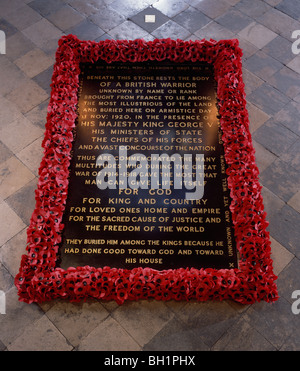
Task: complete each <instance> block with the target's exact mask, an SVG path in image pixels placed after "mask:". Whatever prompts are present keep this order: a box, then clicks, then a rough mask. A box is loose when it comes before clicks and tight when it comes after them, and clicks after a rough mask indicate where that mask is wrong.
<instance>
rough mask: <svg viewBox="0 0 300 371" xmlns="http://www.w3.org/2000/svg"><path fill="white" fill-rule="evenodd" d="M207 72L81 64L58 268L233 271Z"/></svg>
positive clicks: (206, 68)
mask: <svg viewBox="0 0 300 371" xmlns="http://www.w3.org/2000/svg"><path fill="white" fill-rule="evenodd" d="M217 115H218V112H217V106H216V91H215V82H214V75H213V68H212V66H211V65H209V64H208V63H183V64H176V63H171V62H167V63H166V62H155V63H148V62H143V63H135V64H119V63H112V64H105V63H97V64H91V63H84V64H82V65H81V75H80V89H79V100H78V119H77V124H76V128H75V141H74V144H73V159H72V164H71V168H70V185H69V192H68V200H67V205H66V211H65V216H64V224H65V228H64V231H63V239H62V245H61V267H63V268H68V267H70V266H84V265H91V266H93V267H104V266H111V267H117V268H129V269H131V268H133V267H137V266H148V267H152V268H155V269H158V270H163V269H174V268H181V267H195V268H201V267H210V268H218V269H220V268H236V267H237V253H236V248H235V240H234V232H233V227H232V221H231V214H230V210H229V204H230V194H229V190H228V186H227V179H226V174H225V170H226V163H225V159H224V149H223V145H222V139H221V137H222V132H221V129H220V124H219V121H218V118H217Z"/></svg>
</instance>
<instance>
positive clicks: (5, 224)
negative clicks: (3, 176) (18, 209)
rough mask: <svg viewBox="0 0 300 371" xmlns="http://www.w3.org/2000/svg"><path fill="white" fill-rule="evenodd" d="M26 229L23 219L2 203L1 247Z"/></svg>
mask: <svg viewBox="0 0 300 371" xmlns="http://www.w3.org/2000/svg"><path fill="white" fill-rule="evenodd" d="M0 186H1V185H0ZM24 228H25V224H24V223H23V222H22V220H21V218H19V217H18V215H17V214H16V213H15V212H14V211H13V210H12V209H11V208H10V207H9V206H8V205H7V203H6V202H5V201H2V202H0V245H3V244H4V243H5V242H7V241H8V240H10V239H11V238H12V237H13V236H14V235H15V234H16V233H18V232H20V231H21V230H22V229H24Z"/></svg>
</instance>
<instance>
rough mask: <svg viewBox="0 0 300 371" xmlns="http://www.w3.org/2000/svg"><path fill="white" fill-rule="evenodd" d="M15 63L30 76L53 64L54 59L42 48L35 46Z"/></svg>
mask: <svg viewBox="0 0 300 371" xmlns="http://www.w3.org/2000/svg"><path fill="white" fill-rule="evenodd" d="M15 64H16V65H17V66H18V67H19V68H20V69H21V70H22V71H23V72H24V73H25V74H26V75H27V76H28V77H30V78H32V77H34V76H36V75H38V74H39V73H41V72H43V71H44V70H45V69H47V68H48V67H50V66H52V64H53V60H52V58H50V57H49V56H48V55H47V54H45V53H44V52H43V51H42V50H41V49H38V48H35V49H33V50H30V51H29V52H28V53H26V54H24V55H23V56H22V57H20V58H18V59H16V60H15Z"/></svg>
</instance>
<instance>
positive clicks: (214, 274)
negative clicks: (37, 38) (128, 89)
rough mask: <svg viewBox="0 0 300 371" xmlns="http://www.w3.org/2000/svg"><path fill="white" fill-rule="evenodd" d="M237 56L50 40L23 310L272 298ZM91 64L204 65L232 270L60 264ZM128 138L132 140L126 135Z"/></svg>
mask: <svg viewBox="0 0 300 371" xmlns="http://www.w3.org/2000/svg"><path fill="white" fill-rule="evenodd" d="M241 56H242V52H241V49H240V48H239V46H238V41H237V40H221V41H218V42H217V41H214V40H210V41H208V40H199V41H198V40H197V41H182V40H171V39H162V40H158V39H156V40H154V41H149V42H146V41H144V40H140V39H138V40H134V41H127V40H105V41H100V42H94V41H81V40H79V39H78V38H77V37H76V36H73V35H68V36H64V37H62V38H61V39H60V40H59V47H58V50H57V53H56V63H55V65H54V73H53V77H52V84H51V87H52V91H51V99H50V103H49V106H48V115H47V123H46V132H45V137H44V140H43V144H42V146H43V148H44V157H43V160H42V162H41V165H40V168H39V181H38V186H37V190H36V194H35V195H36V206H35V210H34V212H33V215H32V218H31V221H30V225H29V227H28V231H27V254H26V255H23V257H22V260H21V266H20V271H19V273H18V274H17V276H16V278H15V284H16V286H17V289H18V294H19V298H20V300H21V301H24V302H27V303H32V302H43V301H49V300H52V299H56V298H61V299H68V300H70V301H80V300H86V299H90V298H94V299H101V300H115V301H117V303H118V304H122V303H123V302H124V301H125V300H137V299H157V300H170V299H173V300H192V299H193V300H198V301H205V300H209V299H214V300H223V299H232V300H235V301H237V302H239V303H242V304H251V303H254V302H256V301H261V300H264V301H267V302H273V301H275V300H277V299H278V294H277V287H276V283H275V281H276V278H277V277H276V276H275V275H274V273H273V268H272V259H271V246H270V239H269V233H268V231H267V230H266V228H267V226H268V223H267V221H266V213H265V211H264V207H263V200H262V196H261V193H260V191H261V186H260V184H259V180H258V174H259V173H258V168H257V166H256V164H255V156H254V149H253V145H252V140H251V135H250V132H249V119H248V112H247V110H246V100H245V93H244V83H243V80H242V64H241ZM99 62H100V63H101V64H102V65H106V66H112V65H113V64H114V63H117V64H118V66H119V68H120V70H121V69H122V65H124V66H126V65H127V66H128V65H130V66H134V65H138V64H141V63H143V62H149V63H150V62H153V63H154V64H159V63H166V62H167V63H173V64H176V65H177V66H181V65H182V66H184V65H185V63H194V64H195V65H197V63H206V64H209V65H211V66H212V67H213V71H214V72H213V73H214V75H213V76H214V82H215V86H216V100H217V110H218V120H219V126H220V128H221V131H222V142H223V146H224V158H225V161H226V178H227V184H228V191H229V193H230V204H229V206H228V207H229V210H230V213H231V221H232V228H233V231H234V241H235V248H236V251H237V253H238V256H239V261H238V266H235V267H233V268H230V267H226V268H223V267H221V268H215V267H210V266H209V265H206V266H203V267H201V266H200V267H199V266H197V267H195V266H193V265H191V266H183V267H175V268H173V267H172V266H170V267H169V268H167V267H164V269H157V267H155V269H154V268H152V267H151V266H147V265H146V266H145V265H143V266H135V267H133V268H122V267H115V266H113V265H112V264H110V265H107V264H105V265H103V266H99V265H98V266H92V265H89V264H82V265H80V264H78V266H77V265H74V266H68V267H64V268H62V267H61V266H60V248H61V243H62V235H63V232H64V228H65V225H64V214H65V211H66V204H67V200H68V194H69V189H70V183H71V182H70V169H71V165H72V158H73V156H74V153H73V150H74V148H73V144H74V141H75V138H76V124H77V120H78V96H79V91H80V89H81V85H80V73H81V71H82V69H83V68H85V67H84V66H85V65H86V66H87V65H96V64H97V63H99ZM128 99H129V100H130V98H128ZM145 99H146V98H145ZM153 104H154V103H153ZM178 104H179V103H178ZM141 109H142V108H141ZM140 112H141V111H138V113H140ZM125 126H126V125H125ZM179 130H180V128H179ZM132 133H133V137H134V133H135V132H132ZM152 135H154V134H152ZM133 140H134V139H133ZM199 159H200V157H199ZM132 188H134V187H132ZM197 236H199V237H194V236H193V239H194V240H196V239H197V238H198V239H199V240H200V239H201V234H199V235H197ZM199 251H200V250H199Z"/></svg>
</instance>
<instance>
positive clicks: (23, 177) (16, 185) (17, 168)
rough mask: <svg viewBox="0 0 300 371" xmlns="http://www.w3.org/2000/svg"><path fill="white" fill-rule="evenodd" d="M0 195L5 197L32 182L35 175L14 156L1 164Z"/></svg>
mask: <svg viewBox="0 0 300 371" xmlns="http://www.w3.org/2000/svg"><path fill="white" fill-rule="evenodd" d="M0 176H1V182H0V197H1V198H2V199H5V198H7V197H9V196H11V195H12V194H13V193H14V192H16V191H18V190H19V189H20V188H22V187H23V186H24V185H25V184H27V183H28V182H30V181H31V180H32V179H33V178H34V175H33V174H32V172H31V171H30V170H29V169H28V168H27V167H26V166H25V165H23V163H22V162H21V161H20V160H18V159H17V158H16V157H14V156H12V157H10V158H9V159H8V160H6V161H4V162H2V163H1V164H0Z"/></svg>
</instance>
